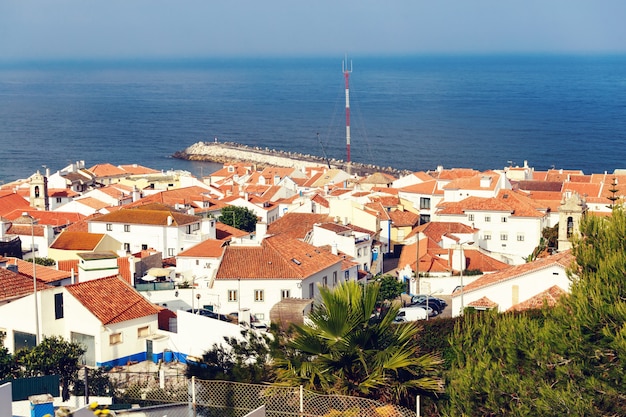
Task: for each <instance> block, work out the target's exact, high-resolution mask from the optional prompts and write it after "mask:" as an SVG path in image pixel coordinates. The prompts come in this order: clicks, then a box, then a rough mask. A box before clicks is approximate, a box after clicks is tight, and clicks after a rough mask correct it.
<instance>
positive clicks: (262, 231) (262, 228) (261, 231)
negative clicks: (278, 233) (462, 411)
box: [255, 222, 267, 243]
mask: <svg viewBox="0 0 626 417" xmlns="http://www.w3.org/2000/svg"><path fill="white" fill-rule="evenodd" d="M255 234H256V240H257V242H258V243H261V242H262V241H263V239H265V236H266V235H267V223H261V222H257V224H256V231H255Z"/></svg>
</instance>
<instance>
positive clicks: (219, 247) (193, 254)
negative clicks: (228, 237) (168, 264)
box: [178, 239, 226, 258]
mask: <svg viewBox="0 0 626 417" xmlns="http://www.w3.org/2000/svg"><path fill="white" fill-rule="evenodd" d="M224 246H226V242H224V241H223V240H215V239H207V240H205V241H203V242H200V243H198V244H197V245H195V246H193V247H191V248H189V249H187V250H184V251H182V252H180V253H179V254H178V257H179V258H183V257H190V258H207V257H208V258H220V257H221V256H222V254H223V253H224Z"/></svg>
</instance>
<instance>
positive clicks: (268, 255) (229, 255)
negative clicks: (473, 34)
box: [216, 235, 342, 280]
mask: <svg viewBox="0 0 626 417" xmlns="http://www.w3.org/2000/svg"><path fill="white" fill-rule="evenodd" d="M341 262H342V258H341V257H339V256H337V255H333V254H332V253H330V252H328V251H325V250H322V249H319V248H316V247H315V246H312V245H309V244H308V243H304V242H302V241H300V240H298V239H294V238H291V237H289V236H286V235H278V236H271V237H267V238H265V239H263V241H262V242H261V245H260V246H228V247H227V248H226V250H225V252H224V257H223V258H222V262H221V264H220V267H219V270H218V271H217V275H216V279H218V280H219V279H300V280H301V279H305V278H308V277H309V276H311V275H313V274H315V273H317V272H319V271H321V270H323V269H326V268H329V267H331V266H333V265H335V264H341Z"/></svg>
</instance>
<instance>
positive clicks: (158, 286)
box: [135, 282, 174, 291]
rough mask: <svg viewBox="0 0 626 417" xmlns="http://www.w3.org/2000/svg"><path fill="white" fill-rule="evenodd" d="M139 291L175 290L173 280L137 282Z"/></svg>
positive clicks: (136, 287) (136, 286)
mask: <svg viewBox="0 0 626 417" xmlns="http://www.w3.org/2000/svg"><path fill="white" fill-rule="evenodd" d="M135 289H136V290H137V291H165V290H173V289H174V283H173V282H146V283H141V284H135Z"/></svg>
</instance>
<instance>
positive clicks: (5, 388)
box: [0, 382, 13, 416]
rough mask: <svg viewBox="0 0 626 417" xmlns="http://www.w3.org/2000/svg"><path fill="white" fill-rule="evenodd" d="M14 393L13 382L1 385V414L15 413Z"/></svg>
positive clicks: (10, 414)
mask: <svg viewBox="0 0 626 417" xmlns="http://www.w3.org/2000/svg"><path fill="white" fill-rule="evenodd" d="M12 402H13V393H12V389H11V383H10V382H7V383H6V384H2V385H0V416H12V415H13V410H12V409H13V404H12Z"/></svg>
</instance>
